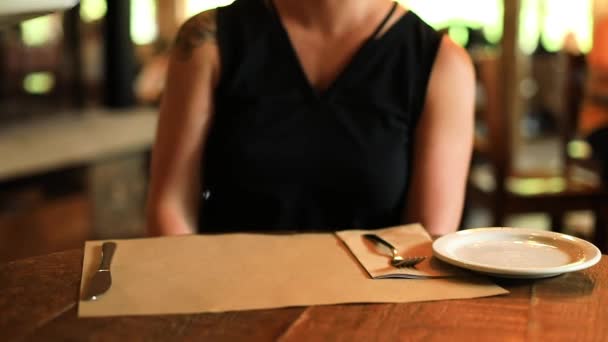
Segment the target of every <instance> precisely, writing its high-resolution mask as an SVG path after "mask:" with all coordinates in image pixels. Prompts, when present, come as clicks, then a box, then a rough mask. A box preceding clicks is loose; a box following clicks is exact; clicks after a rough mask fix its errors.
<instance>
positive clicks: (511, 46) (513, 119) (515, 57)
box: [499, 0, 523, 167]
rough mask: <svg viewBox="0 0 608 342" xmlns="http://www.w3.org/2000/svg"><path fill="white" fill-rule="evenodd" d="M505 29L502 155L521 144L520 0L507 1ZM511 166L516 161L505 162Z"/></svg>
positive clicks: (501, 82)
mask: <svg viewBox="0 0 608 342" xmlns="http://www.w3.org/2000/svg"><path fill="white" fill-rule="evenodd" d="M503 2H504V24H503V25H504V29H503V37H502V42H501V55H500V62H499V63H500V68H499V72H500V74H501V76H500V78H499V82H500V87H499V88H500V92H501V93H500V99H501V101H500V102H501V105H502V110H503V114H504V115H502V116H501V117H502V119H503V120H504V121H503V125H504V127H505V129H506V131H508V132H510V134H509V135H508V136H505V139H506V140H507V141H505V142H504V144H503V145H504V148H505V149H507V150H506V151H504V152H505V153H504V154H503V155H505V156H511V159H512V158H513V157H512V156H513V155H514V153H516V152H517V150H518V149H519V145H520V140H521V134H520V129H519V127H520V122H521V111H522V100H521V97H520V93H519V84H520V81H521V78H522V61H523V56H522V54H521V52H520V51H519V46H518V41H519V14H520V10H521V0H504V1H503ZM505 162H506V163H507V165H508V166H509V167H512V164H513V160H507V161H505Z"/></svg>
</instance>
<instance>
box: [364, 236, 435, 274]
mask: <svg viewBox="0 0 608 342" xmlns="http://www.w3.org/2000/svg"><path fill="white" fill-rule="evenodd" d="M363 237H364V238H366V239H368V240H369V241H372V242H374V243H377V244H380V245H383V246H384V247H387V248H388V249H389V250H390V251H391V266H393V267H396V268H404V267H414V266H416V265H417V264H419V263H420V262H421V261H422V260H424V259H426V257H423V256H416V257H407V258H404V257H402V256H401V255H399V251H398V250H397V248H395V246H393V245H392V244H391V243H390V242H388V241H386V240H384V239H383V238H381V237H379V236H378V235H376V234H364V235H363Z"/></svg>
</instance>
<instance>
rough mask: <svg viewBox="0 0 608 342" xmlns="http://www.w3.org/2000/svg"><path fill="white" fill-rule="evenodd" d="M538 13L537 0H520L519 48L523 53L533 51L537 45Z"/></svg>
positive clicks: (538, 35) (538, 30)
mask: <svg viewBox="0 0 608 342" xmlns="http://www.w3.org/2000/svg"><path fill="white" fill-rule="evenodd" d="M541 1H542V0H541ZM539 14H540V13H539V0H524V1H522V3H521V9H520V13H519V21H520V24H519V48H520V50H521V51H522V52H523V53H525V54H531V53H533V52H534V51H535V50H536V48H537V47H538V39H539V37H540V26H539V25H540V22H539Z"/></svg>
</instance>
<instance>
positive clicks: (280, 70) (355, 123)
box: [148, 0, 474, 235]
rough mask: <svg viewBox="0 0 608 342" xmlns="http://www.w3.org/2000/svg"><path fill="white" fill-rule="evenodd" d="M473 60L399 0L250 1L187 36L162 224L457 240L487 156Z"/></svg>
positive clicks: (167, 151)
mask: <svg viewBox="0 0 608 342" xmlns="http://www.w3.org/2000/svg"><path fill="white" fill-rule="evenodd" d="M473 101H474V76H473V68H472V65H471V62H470V59H469V57H468V55H467V54H466V52H465V51H464V50H463V49H461V48H460V47H458V46H457V45H455V44H454V43H453V42H452V41H451V40H450V39H449V38H447V37H442V36H440V35H439V34H438V33H437V32H436V31H434V30H433V29H432V28H430V27H429V26H428V25H426V24H425V23H424V22H422V20H420V19H419V18H418V17H417V16H416V15H415V14H414V13H412V12H409V11H408V10H407V9H406V8H403V7H401V6H399V5H397V3H395V2H393V1H391V0H369V1H356V0H309V1H298V0H272V1H264V0H237V1H236V2H235V3H233V4H232V5H230V6H227V7H224V8H220V9H218V10H215V11H208V12H204V13H201V14H199V15H197V16H195V17H193V18H191V19H190V20H188V21H187V22H186V23H185V24H184V25H183V27H182V28H181V30H180V32H179V34H178V37H177V40H176V44H175V47H174V50H173V53H172V57H171V62H170V67H169V76H168V81H167V88H166V90H165V93H164V98H163V101H162V105H161V111H160V121H159V126H158V135H157V141H156V145H155V147H154V152H153V161H152V175H151V187H150V194H149V200H148V227H149V230H150V233H151V234H153V235H172V234H189V233H193V232H196V231H211V230H215V231H233V230H249V231H251V230H258V231H259V230H262V231H272V230H280V231H293V230H298V231H302V230H336V229H348V228H362V229H372V228H380V227H387V226H392V225H397V224H400V223H404V222H421V223H422V224H423V225H424V226H425V227H426V228H427V230H428V231H429V232H430V233H431V234H436V235H440V234H445V233H448V232H450V231H454V230H456V229H457V227H458V224H459V221H460V216H461V211H462V207H463V201H464V192H465V182H466V177H467V172H468V165H469V159H470V155H471V149H472V136H473V132H472V130H473Z"/></svg>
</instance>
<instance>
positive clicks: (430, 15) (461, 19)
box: [398, 0, 504, 43]
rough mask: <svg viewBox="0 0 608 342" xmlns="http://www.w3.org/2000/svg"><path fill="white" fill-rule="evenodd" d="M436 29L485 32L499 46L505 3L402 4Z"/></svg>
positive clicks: (410, 0)
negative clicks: (478, 30)
mask: <svg viewBox="0 0 608 342" xmlns="http://www.w3.org/2000/svg"><path fill="white" fill-rule="evenodd" d="M398 1H399V2H401V3H403V4H404V5H405V6H406V7H408V8H410V9H411V10H413V11H414V12H415V13H416V14H418V15H419V16H420V17H421V18H422V19H423V20H424V21H426V22H427V23H429V25H431V26H433V27H435V28H445V27H449V26H452V25H454V26H462V27H470V28H475V29H482V31H483V33H484V36H485V38H486V39H487V40H488V41H489V42H491V43H496V42H498V41H499V40H500V38H501V37H502V30H503V28H502V23H503V12H504V7H503V2H502V0H459V1H454V0H433V1H431V0H398Z"/></svg>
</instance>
